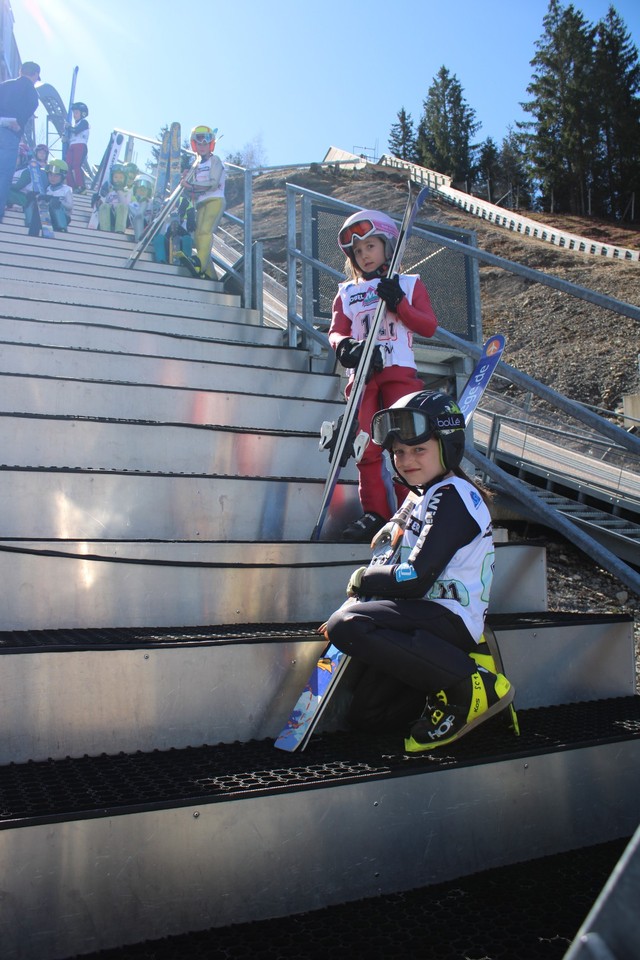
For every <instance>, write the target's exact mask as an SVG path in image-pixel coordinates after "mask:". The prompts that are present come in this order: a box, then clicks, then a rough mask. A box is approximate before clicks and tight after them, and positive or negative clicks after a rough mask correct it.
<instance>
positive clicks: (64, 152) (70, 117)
mask: <svg viewBox="0 0 640 960" xmlns="http://www.w3.org/2000/svg"><path fill="white" fill-rule="evenodd" d="M79 69H80V68H79V67H74V68H73V74H72V77H71V93H70V94H69V109H68V110H67V130H66V132H65V135H64V137H63V138H62V159H63V160H66V159H67V150H68V149H69V128H70V127H71V126H72V125H73V110H72V106H73V102H74V100H75V98H76V82H77V80H78V70H79Z"/></svg>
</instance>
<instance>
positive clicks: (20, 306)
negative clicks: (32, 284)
mask: <svg viewBox="0 0 640 960" xmlns="http://www.w3.org/2000/svg"><path fill="white" fill-rule="evenodd" d="M0 316H1V317H8V318H9V319H16V320H19V319H22V320H37V321H43V320H44V321H47V322H51V323H71V324H72V325H74V326H75V327H76V329H77V328H78V327H80V326H82V324H84V323H87V324H96V325H102V326H109V327H115V328H116V329H119V328H125V329H128V330H145V331H146V330H148V331H152V332H157V333H164V334H166V335H167V336H173V337H176V338H180V337H184V338H185V339H188V338H189V337H199V338H204V339H210V340H224V339H229V340H233V341H236V342H238V343H245V342H246V343H266V344H270V345H272V346H276V345H277V344H282V331H280V330H273V329H271V328H269V327H262V326H259V325H258V319H259V318H258V313H257V311H255V310H244V309H243V308H242V307H240V306H231V307H230V306H224V305H216V308H215V316H208V315H207V316H196V317H185V316H182V315H180V316H177V315H176V314H175V313H167V312H166V310H163V312H160V313H145V312H144V311H136V312H135V314H132V313H129V312H127V311H122V310H119V309H118V308H117V307H113V306H110V305H109V304H108V303H102V304H101V305H100V306H88V305H85V306H84V307H83V308H82V310H81V311H78V313H77V314H73V315H72V314H70V311H69V307H68V305H67V304H65V303H62V302H61V303H50V302H47V301H37V300H21V299H19V298H16V297H9V296H2V297H0ZM80 345H81V344H80V343H79V344H78V346H80Z"/></svg>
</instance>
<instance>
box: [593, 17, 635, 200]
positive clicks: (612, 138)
mask: <svg viewBox="0 0 640 960" xmlns="http://www.w3.org/2000/svg"><path fill="white" fill-rule="evenodd" d="M594 70H595V83H594V91H595V92H596V93H597V98H598V106H599V132H600V146H601V150H600V155H599V162H598V164H597V168H596V177H595V186H594V204H595V205H596V207H597V210H598V212H601V213H603V214H608V215H610V216H613V217H616V218H619V217H623V216H625V214H626V213H627V211H628V209H629V207H630V199H631V197H632V196H633V195H634V193H635V195H636V197H637V198H638V200H640V63H639V62H638V49H637V47H636V46H635V45H634V44H633V43H632V42H631V35H630V33H629V32H628V31H627V29H626V27H625V25H624V23H623V22H622V20H621V19H620V17H619V16H618V14H617V13H616V11H615V9H614V8H613V7H612V6H611V7H609V10H608V12H607V15H606V17H605V19H604V20H601V21H600V22H599V23H598V25H597V29H596V43H595V54H594Z"/></svg>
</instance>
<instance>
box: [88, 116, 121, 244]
mask: <svg viewBox="0 0 640 960" xmlns="http://www.w3.org/2000/svg"><path fill="white" fill-rule="evenodd" d="M123 142H124V134H122V133H118V132H117V131H116V130H114V131H113V133H112V134H111V136H110V137H109V143H108V145H107V149H106V150H105V152H104V154H103V157H102V160H101V161H100V166H99V167H98V173H97V174H96V177H95V179H94V181H93V184H92V190H93V197H92V198H91V204H92V206H93V210H92V212H91V216H90V217H89V224H88V226H89V229H90V230H97V229H98V224H99V222H100V217H99V214H98V208H99V207H100V204H101V203H102V198H101V197H100V191H101V189H102V187H103V185H104V184H105V183H109V180H110V178H111V169H112V167H113V165H114V163H117V160H118V157H119V156H120V150H121V149H122V144H123Z"/></svg>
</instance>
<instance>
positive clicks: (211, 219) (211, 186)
mask: <svg viewBox="0 0 640 960" xmlns="http://www.w3.org/2000/svg"><path fill="white" fill-rule="evenodd" d="M216 133H217V130H212V129H211V127H207V126H204V125H200V126H197V127H194V128H193V130H192V131H191V148H192V150H193V152H194V153H195V154H197V155H198V156H199V157H200V162H199V164H198V165H197V167H196V168H195V175H194V176H193V182H192V183H188V184H187V185H186V187H185V191H186V192H187V194H188V195H189V196H190V197H191V199H192V201H193V204H194V206H195V208H196V228H195V232H194V244H195V248H196V254H197V256H198V260H199V261H200V265H201V270H202V276H203V278H205V279H207V280H217V276H216V271H215V267H214V266H213V263H212V262H211V245H212V242H213V234H214V233H215V231H216V230H217V228H218V224H219V223H220V220H221V219H222V214H223V213H224V208H225V199H224V182H225V168H224V164H223V162H222V160H220V158H219V157H218V156H216V155H215V153H214V150H215V146H216ZM185 176H186V174H185Z"/></svg>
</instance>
